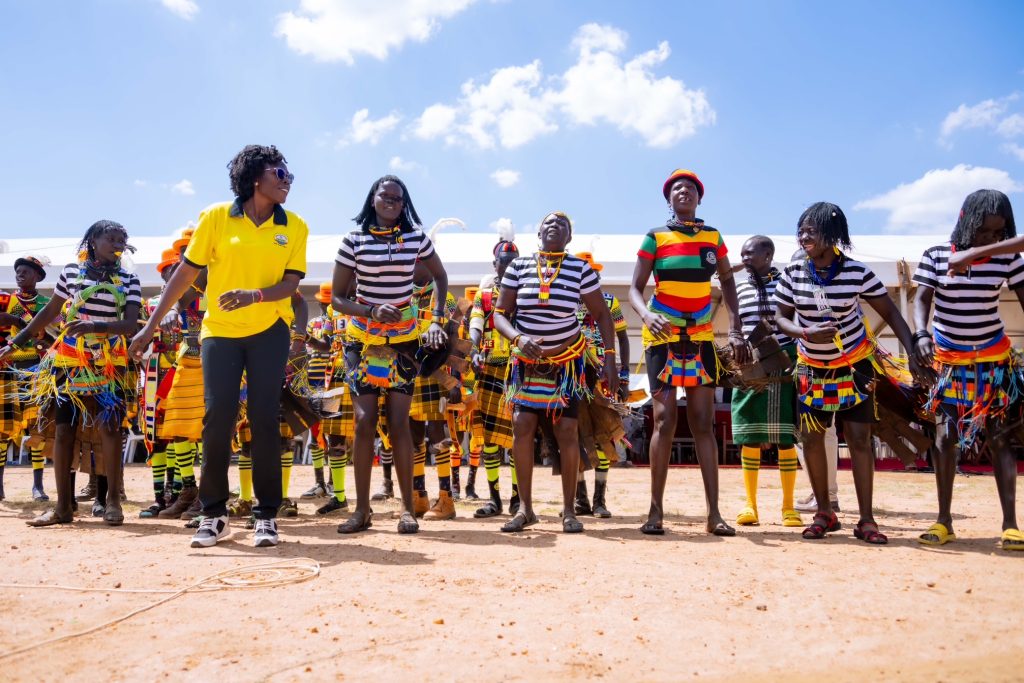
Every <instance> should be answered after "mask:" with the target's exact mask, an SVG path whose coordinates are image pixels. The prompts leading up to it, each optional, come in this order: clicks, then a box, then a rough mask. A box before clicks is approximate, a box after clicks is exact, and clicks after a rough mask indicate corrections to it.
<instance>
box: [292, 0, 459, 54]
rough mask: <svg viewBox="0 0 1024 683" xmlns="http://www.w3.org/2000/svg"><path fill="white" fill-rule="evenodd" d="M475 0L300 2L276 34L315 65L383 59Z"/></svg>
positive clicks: (420, 38) (426, 35)
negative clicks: (364, 57) (311, 59)
mask: <svg viewBox="0 0 1024 683" xmlns="http://www.w3.org/2000/svg"><path fill="white" fill-rule="evenodd" d="M474 2H475V0H404V1H401V2H393V3H383V2H379V1H378V0H302V2H301V3H300V4H299V10H298V11H297V12H285V13H284V14H282V15H280V16H279V17H278V19H277V30H276V35H278V36H281V37H283V38H284V39H285V41H286V42H287V44H288V47H289V48H291V49H292V50H293V51H295V52H297V53H299V54H301V55H308V56H310V57H312V58H313V59H315V60H317V61H319V62H345V63H346V64H348V65H350V66H351V65H352V64H354V63H355V60H356V57H357V56H361V55H369V56H370V57H373V58H375V59H380V60H383V59H386V58H387V56H388V54H389V53H390V52H391V51H392V50H397V49H398V48H400V47H401V46H402V45H404V44H405V43H406V41H409V40H412V41H415V42H419V43H422V42H425V41H426V40H427V39H429V38H430V37H431V36H432V35H433V34H434V33H436V32H437V30H438V28H439V27H440V25H441V21H442V20H444V19H450V18H452V17H454V16H455V15H457V14H458V13H460V12H462V11H463V10H465V9H466V8H467V7H469V6H470V5H472V4H473V3H474Z"/></svg>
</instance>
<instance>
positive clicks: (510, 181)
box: [491, 168, 520, 187]
mask: <svg viewBox="0 0 1024 683" xmlns="http://www.w3.org/2000/svg"><path fill="white" fill-rule="evenodd" d="M519 175H520V173H519V171H513V170H511V169H508V168H499V169H498V170H497V171H495V172H494V173H492V174H491V179H492V180H494V182H496V183H498V185H500V186H501V187H512V186H513V185H516V184H518V183H519Z"/></svg>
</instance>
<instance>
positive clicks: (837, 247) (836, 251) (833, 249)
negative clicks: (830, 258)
mask: <svg viewBox="0 0 1024 683" xmlns="http://www.w3.org/2000/svg"><path fill="white" fill-rule="evenodd" d="M832 251H834V252H835V253H836V256H839V245H838V244H833V245H832Z"/></svg>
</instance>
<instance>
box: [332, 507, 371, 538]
mask: <svg viewBox="0 0 1024 683" xmlns="http://www.w3.org/2000/svg"><path fill="white" fill-rule="evenodd" d="M372 526H373V513H372V512H368V513H366V514H365V515H363V514H362V513H360V512H354V513H352V516H351V517H349V518H348V519H346V520H345V521H344V522H342V523H341V524H339V525H338V533H339V534H357V533H359V532H360V531H366V530H367V529H369V528H370V527H372Z"/></svg>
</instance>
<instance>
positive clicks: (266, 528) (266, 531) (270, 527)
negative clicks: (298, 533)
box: [252, 519, 277, 548]
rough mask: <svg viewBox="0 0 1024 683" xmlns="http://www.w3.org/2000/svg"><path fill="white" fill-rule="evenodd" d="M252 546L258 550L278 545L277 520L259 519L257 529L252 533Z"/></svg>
mask: <svg viewBox="0 0 1024 683" xmlns="http://www.w3.org/2000/svg"><path fill="white" fill-rule="evenodd" d="M252 544H253V546H255V547H257V548H269V547H271V546H275V545H277V520H276V519H257V520H256V529H255V531H253V533H252Z"/></svg>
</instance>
